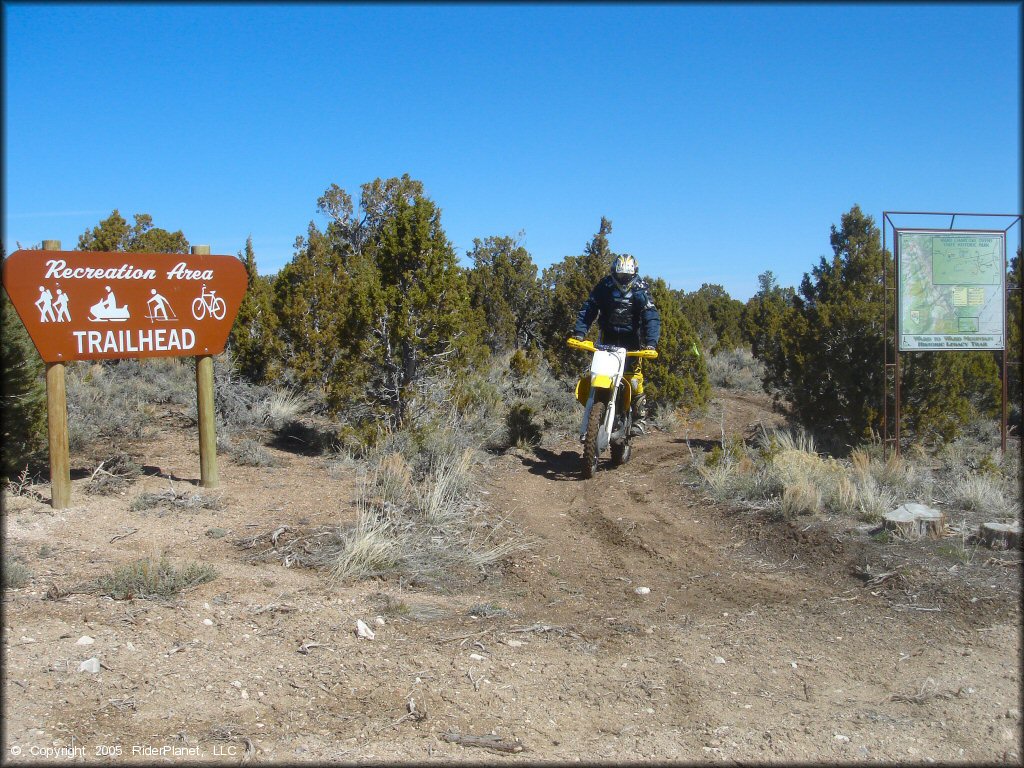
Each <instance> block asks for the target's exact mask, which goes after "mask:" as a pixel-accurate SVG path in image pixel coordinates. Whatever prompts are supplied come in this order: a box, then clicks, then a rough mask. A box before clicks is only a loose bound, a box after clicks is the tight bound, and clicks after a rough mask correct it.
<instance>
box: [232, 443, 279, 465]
mask: <svg viewBox="0 0 1024 768" xmlns="http://www.w3.org/2000/svg"><path fill="white" fill-rule="evenodd" d="M217 447H218V450H220V449H221V448H222V444H221V443H220V442H219V441H218V445H217ZM223 448H224V449H226V450H227V452H228V453H229V454H231V459H232V461H234V462H235V463H236V464H240V465H241V466H243V467H279V466H281V460H280V459H278V458H277V457H276V456H275V455H274V454H272V453H270V452H269V451H268V450H267V449H266V448H265V447H264V446H263V445H262V444H261V443H260V442H259V440H255V439H253V438H251V437H244V438H242V439H241V440H239V441H238V442H235V441H234V440H229V441H226V445H224V446H223Z"/></svg>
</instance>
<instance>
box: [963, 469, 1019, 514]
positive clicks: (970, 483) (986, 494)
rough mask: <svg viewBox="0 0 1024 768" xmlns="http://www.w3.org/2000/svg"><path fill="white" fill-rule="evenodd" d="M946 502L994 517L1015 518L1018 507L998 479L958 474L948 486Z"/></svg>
mask: <svg viewBox="0 0 1024 768" xmlns="http://www.w3.org/2000/svg"><path fill="white" fill-rule="evenodd" d="M948 501H949V503H951V504H954V505H955V506H957V507H959V508H960V509H967V510H971V511H973V512H988V513H991V514H992V515H993V516H994V517H1000V518H1001V517H1015V516H1016V514H1017V512H1018V511H1019V508H1020V505H1019V504H1017V503H1015V502H1014V500H1013V499H1012V498H1011V496H1010V494H1009V493H1008V489H1007V488H1006V483H1005V482H1004V481H1003V479H1002V478H1000V477H993V476H992V475H988V474H960V475H956V476H954V477H953V480H952V482H951V483H950V484H949V490H948Z"/></svg>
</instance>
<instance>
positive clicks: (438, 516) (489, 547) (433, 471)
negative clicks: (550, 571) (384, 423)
mask: <svg viewBox="0 0 1024 768" xmlns="http://www.w3.org/2000/svg"><path fill="white" fill-rule="evenodd" d="M473 456H474V454H473V452H472V451H471V450H469V449H463V450H461V451H452V452H450V453H447V454H443V455H435V456H434V457H433V459H432V462H431V465H430V467H429V469H428V470H427V472H426V473H425V474H424V475H423V476H422V477H419V478H418V477H417V476H416V472H415V469H414V467H413V466H411V465H410V463H409V462H408V461H407V460H406V459H405V457H404V456H403V455H402V454H400V453H390V454H386V455H384V456H382V457H380V458H379V460H378V462H377V465H376V467H374V468H373V470H372V471H370V472H368V473H367V474H366V475H365V476H364V478H363V480H362V482H361V483H360V485H359V487H358V489H357V493H356V500H355V501H356V524H355V525H354V526H353V527H352V528H351V529H350V530H348V531H346V532H345V533H344V534H343V536H342V537H341V545H340V547H339V548H338V549H337V551H336V553H335V555H334V561H333V563H332V566H331V575H332V577H333V578H334V579H335V580H337V581H343V580H352V579H361V578H366V577H371V576H379V575H383V574H386V573H397V574H400V575H403V576H405V577H408V578H411V579H412V580H414V581H416V580H423V579H430V578H435V577H436V576H438V575H441V574H444V573H445V572H447V571H449V570H450V569H452V568H458V567H460V566H461V567H467V566H468V567H473V568H483V567H486V566H488V565H490V564H492V563H494V562H496V561H497V560H499V559H501V558H502V557H505V556H507V555H509V554H511V553H513V552H515V551H517V550H519V549H522V548H523V546H524V543H523V542H522V541H521V540H520V539H518V538H517V537H516V536H514V535H513V534H511V533H510V532H508V531H506V530H505V526H504V525H502V524H499V525H491V524H489V523H487V522H486V521H484V520H483V519H482V516H481V515H480V511H479V509H478V508H477V506H476V505H475V504H474V503H473V501H472V499H471V498H470V495H469V490H470V487H471V485H472V477H473Z"/></svg>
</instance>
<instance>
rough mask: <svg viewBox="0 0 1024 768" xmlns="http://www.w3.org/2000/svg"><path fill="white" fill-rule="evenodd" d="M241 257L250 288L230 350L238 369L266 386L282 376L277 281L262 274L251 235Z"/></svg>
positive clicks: (234, 330) (231, 335) (239, 310)
mask: <svg viewBox="0 0 1024 768" xmlns="http://www.w3.org/2000/svg"><path fill="white" fill-rule="evenodd" d="M238 258H239V259H241V261H242V263H243V264H245V271H246V274H247V275H248V287H247V289H246V293H245V298H243V299H242V304H241V306H240V307H239V308H238V314H237V315H236V316H235V322H234V325H232V327H231V333H230V334H229V336H228V349H229V350H230V351H231V359H232V362H233V364H234V366H235V370H237V371H238V372H239V373H240V374H241V375H243V376H245V377H246V378H247V379H249V380H250V381H252V382H255V383H258V384H264V383H268V382H270V381H272V380H274V379H276V378H277V377H278V375H279V374H280V372H281V356H282V352H283V348H282V344H281V341H280V338H279V336H278V330H279V329H278V326H279V323H278V319H277V314H276V313H275V312H274V291H273V280H271V279H269V278H267V277H264V276H261V275H260V274H259V270H258V269H257V267H256V252H255V251H254V250H253V247H252V236H251V235H250V236H249V237H248V238H246V241H245V251H244V252H239V254H238Z"/></svg>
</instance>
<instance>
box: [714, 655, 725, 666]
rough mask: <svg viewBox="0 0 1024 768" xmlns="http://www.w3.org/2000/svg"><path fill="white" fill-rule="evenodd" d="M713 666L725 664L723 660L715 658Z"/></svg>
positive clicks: (718, 657)
mask: <svg viewBox="0 0 1024 768" xmlns="http://www.w3.org/2000/svg"><path fill="white" fill-rule="evenodd" d="M715 664H725V659H723V658H722V657H721V656H715Z"/></svg>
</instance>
